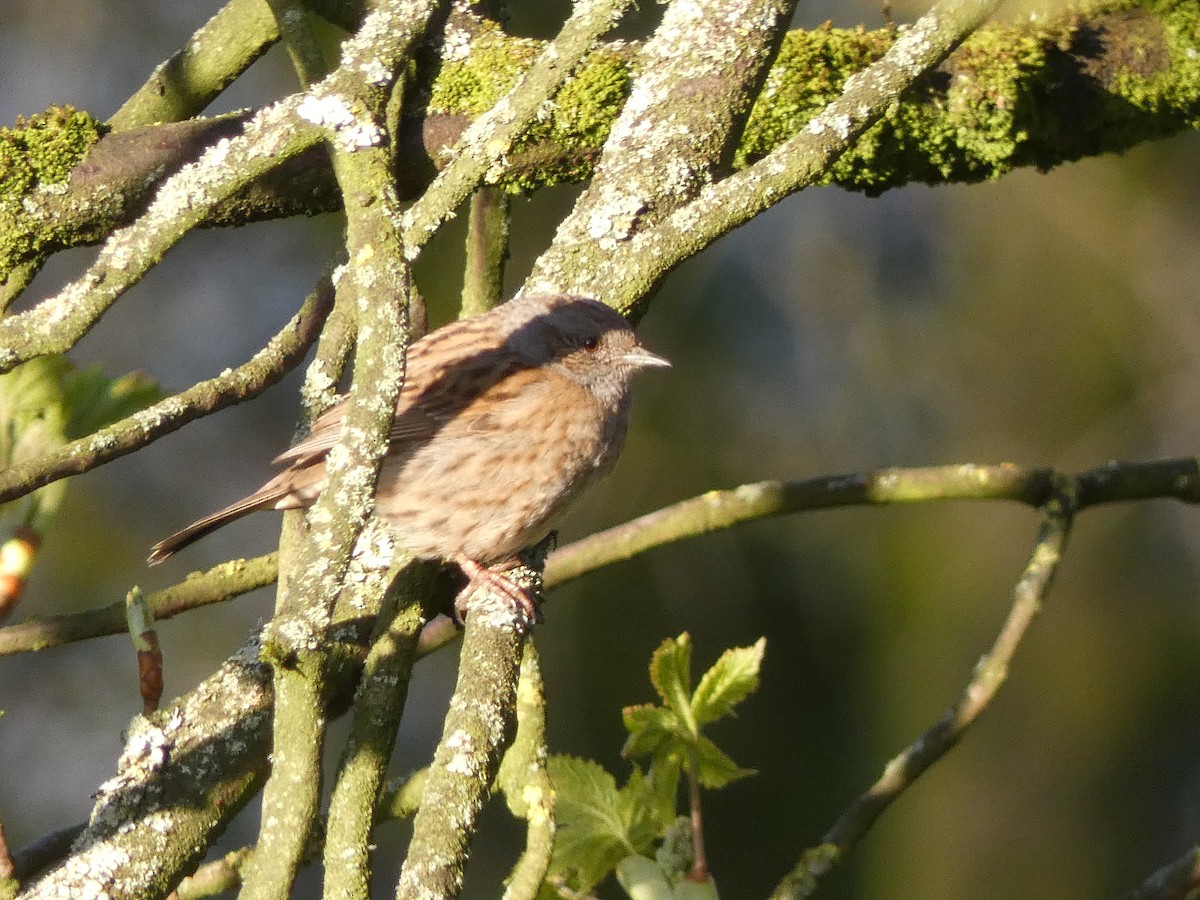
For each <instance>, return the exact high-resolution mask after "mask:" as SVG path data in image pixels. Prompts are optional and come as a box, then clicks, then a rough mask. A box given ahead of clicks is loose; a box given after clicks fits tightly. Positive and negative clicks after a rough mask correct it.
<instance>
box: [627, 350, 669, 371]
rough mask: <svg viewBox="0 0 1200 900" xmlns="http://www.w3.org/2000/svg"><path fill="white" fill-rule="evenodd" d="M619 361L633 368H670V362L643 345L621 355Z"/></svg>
mask: <svg viewBox="0 0 1200 900" xmlns="http://www.w3.org/2000/svg"><path fill="white" fill-rule="evenodd" d="M621 362H623V363H625V364H626V365H628V366H633V367H634V368H635V369H656V368H667V369H669V368H671V364H670V363H669V362H667V361H666V360H665V359H663V358H662V357H661V356H659V355H658V354H657V353H651V352H650V351H649V350H647V349H646V348H645V347H634V348H633V349H632V350H630V351H629V352H628V353H626V354H624V355H623V356H622V357H621Z"/></svg>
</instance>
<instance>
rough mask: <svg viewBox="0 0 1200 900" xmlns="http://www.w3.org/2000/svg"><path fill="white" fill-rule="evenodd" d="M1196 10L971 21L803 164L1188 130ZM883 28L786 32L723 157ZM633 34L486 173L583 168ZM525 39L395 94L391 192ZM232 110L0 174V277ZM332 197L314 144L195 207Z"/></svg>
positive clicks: (851, 172) (967, 167)
mask: <svg viewBox="0 0 1200 900" xmlns="http://www.w3.org/2000/svg"><path fill="white" fill-rule="evenodd" d="M1198 15H1200V14H1198V13H1197V10H1196V7H1195V4H1194V3H1191V2H1189V0H1153V2H1152V0H1146V2H1143V3H1135V2H1130V0H1111V2H1103V3H1092V4H1088V5H1087V6H1085V7H1081V8H1080V9H1078V10H1074V9H1072V10H1066V11H1064V12H1062V13H1061V14H1060V15H1059V16H1058V17H1057V18H1050V19H1041V20H1039V21H1037V22H1030V21H1023V22H1019V23H1014V24H1005V25H991V26H988V27H987V28H984V29H981V30H980V31H979V32H978V33H977V34H976V35H975V36H974V37H972V38H971V39H969V40H968V41H967V42H966V43H965V44H964V45H963V47H962V48H960V49H959V51H958V52H956V53H955V54H953V55H951V56H950V58H949V59H947V60H946V61H945V62H944V63H943V64H942V65H941V66H940V67H938V68H937V69H936V70H935V71H933V72H931V73H929V74H928V75H926V76H924V77H922V78H921V79H918V81H917V82H916V84H914V85H913V87H912V89H911V90H910V91H909V92H908V93H907V94H906V95H905V97H904V98H903V102H901V103H899V104H896V105H895V106H893V107H892V108H890V109H889V110H888V111H887V113H886V114H885V116H884V118H883V119H882V120H881V121H879V122H878V123H877V124H875V125H874V126H873V127H872V128H870V129H868V130H867V131H866V132H865V133H864V134H863V135H862V136H861V137H860V138H859V140H858V141H857V143H856V144H855V146H854V147H853V148H852V149H851V150H850V151H849V152H847V153H845V154H843V155H842V156H841V157H840V158H839V159H838V160H837V161H836V162H835V163H833V164H832V166H830V167H829V168H828V169H827V171H825V172H823V173H821V174H820V175H819V176H818V177H817V179H816V181H817V182H818V183H832V184H837V185H839V186H841V187H844V188H846V189H848V190H857V191H865V192H869V193H880V192H882V191H885V190H888V189H890V188H893V187H899V186H901V185H903V184H907V183H909V182H911V181H922V182H926V183H931V184H944V183H950V182H962V181H966V182H975V181H982V180H989V179H996V178H1000V177H1002V176H1003V175H1005V174H1007V173H1008V172H1010V171H1013V170H1014V169H1017V168H1022V167H1030V166H1033V167H1036V168H1039V169H1049V168H1052V167H1054V166H1056V165H1060V164H1062V163H1064V162H1070V161H1073V160H1076V159H1080V158H1083V157H1086V156H1095V155H1100V154H1103V153H1111V152H1119V151H1122V150H1126V149H1129V148H1130V147H1133V146H1136V145H1137V144H1139V143H1144V142H1146V141H1150V140H1156V139H1159V138H1162V137H1165V136H1167V135H1171V134H1175V133H1178V132H1180V131H1184V130H1191V129H1194V128H1196V127H1197V124H1198V123H1200V55H1198V54H1197V50H1198V49H1200V47H1198V46H1197V45H1198V43H1200V41H1198V39H1197V37H1196V34H1197V18H1198ZM895 37H896V32H895V31H894V30H893V29H890V28H883V29H876V30H873V31H865V30H861V29H835V28H818V29H814V30H811V31H792V32H790V33H788V34H787V35H786V37H785V38H784V40H783V43H782V46H781V49H780V53H779V57H778V59H777V60H776V62H775V64H774V66H773V68H772V70H771V74H770V76H769V78H768V80H767V82H766V89H765V90H764V91H763V92H762V94H761V95H760V96H759V97H758V99H757V100H756V102H755V106H754V111H753V114H752V116H751V119H750V122H749V124H748V126H747V127H746V129H745V131H744V134H743V136H742V139H741V141H740V144H739V147H738V149H737V152H736V154H735V158H734V165H735V168H737V169H741V168H744V167H745V166H746V165H747V164H749V163H751V162H753V161H754V160H757V159H760V158H761V157H762V156H764V155H765V154H767V153H769V152H771V151H772V150H774V149H775V148H777V147H778V146H780V144H782V143H783V142H784V141H786V140H788V139H790V138H791V137H793V136H794V135H796V134H797V133H798V132H799V131H800V130H801V129H802V128H804V127H805V126H806V125H807V123H808V121H809V120H810V119H811V118H812V116H813V115H814V114H815V113H816V112H817V111H819V110H820V109H821V108H822V107H823V106H824V105H825V104H826V103H828V102H829V101H830V100H832V99H833V98H835V97H836V96H837V95H838V93H839V92H840V90H841V88H842V86H843V85H844V84H845V83H846V81H847V79H848V78H849V77H850V76H851V75H853V74H855V73H856V72H860V71H862V69H863V68H864V67H865V66H866V65H868V64H870V63H872V62H874V61H876V60H878V59H879V58H880V57H881V56H882V54H883V53H884V52H885V51H886V50H887V49H888V47H889V46H890V45H891V43H892V42H893V41H894V39H895ZM638 49H639V48H638V47H637V46H636V45H623V46H620V47H611V46H602V47H600V48H598V49H597V50H596V51H595V52H594V53H592V54H591V56H590V57H588V59H587V60H585V61H584V63H583V64H582V66H581V67H580V69H579V70H578V71H577V72H576V74H575V76H574V77H573V78H572V79H571V80H569V81H568V82H567V84H566V85H565V86H564V88H563V89H562V90H561V91H560V92H559V94H558V96H557V97H556V98H555V102H554V109H553V113H552V115H551V117H550V119H549V120H548V121H547V122H545V123H541V124H540V125H539V126H538V127H537V128H535V129H534V130H533V131H532V132H531V133H530V134H529V135H527V136H526V138H524V139H522V140H521V141H520V142H519V143H518V145H517V146H516V147H515V148H514V150H513V152H512V153H511V154H510V155H509V158H508V161H507V168H506V173H507V174H506V175H505V177H504V178H503V179H502V180H501V182H500V183H501V184H502V185H504V186H506V187H508V188H510V189H520V190H530V189H533V188H536V187H539V186H542V185H548V184H556V183H561V182H564V181H570V182H575V181H580V180H583V179H585V178H587V177H589V176H590V175H591V173H592V165H593V163H594V161H595V158H596V156H597V154H598V152H599V150H600V147H601V146H602V145H603V142H604V140H605V139H606V138H607V136H608V134H609V131H610V130H611V128H612V125H613V122H614V121H615V119H616V116H617V115H618V113H619V111H620V109H621V107H622V104H623V103H624V100H625V97H626V96H627V94H628V91H629V89H630V88H629V84H630V66H631V64H632V62H633V60H634V59H636V56H637V52H638ZM536 54H537V47H536V46H532V47H531V45H530V42H529V41H528V40H527V39H523V38H510V37H507V36H504V35H503V34H501V33H499V32H497V33H496V34H494V35H493V36H492V38H491V39H490V40H489V41H488V42H486V46H485V47H483V48H481V49H480V50H479V51H478V52H477V54H476V55H474V56H471V57H468V58H466V59H464V60H456V61H454V62H453V63H452V64H447V65H445V66H443V67H442V71H441V74H440V76H439V79H438V81H437V82H436V83H435V84H434V85H433V87H432V96H433V98H434V102H433V105H431V106H430V107H429V108H428V109H426V110H424V111H417V110H409V111H408V114H407V115H406V116H405V117H404V119H403V124H404V128H403V130H402V133H401V135H400V139H399V142H398V144H399V146H398V154H399V163H398V166H397V171H398V172H399V173H400V191H401V194H402V196H406V197H412V196H416V195H418V194H419V193H420V191H421V190H422V188H423V187H424V186H425V185H427V184H428V183H429V180H430V179H431V178H432V177H433V175H434V174H435V172H436V165H437V164H440V162H441V161H442V160H443V159H444V153H445V151H446V150H447V149H448V148H450V147H452V146H453V145H454V144H455V143H456V142H457V141H458V139H459V138H460V137H461V135H462V134H463V132H464V130H465V129H466V128H467V127H468V125H469V124H470V121H471V118H472V117H474V116H477V115H479V113H480V111H481V110H485V109H488V108H490V107H491V106H492V105H493V104H494V103H495V102H496V101H497V100H498V99H499V98H500V97H501V96H502V95H503V94H504V92H505V91H507V90H508V89H509V88H510V87H511V85H512V83H513V81H514V80H515V79H516V78H517V77H518V76H519V74H520V73H521V72H522V71H523V70H524V68H525V67H526V66H528V65H529V62H530V60H531V59H532V58H533V57H534V56H536ZM243 121H244V117H242V118H238V117H223V118H221V119H217V120H194V121H189V122H182V123H172V124H164V125H159V126H155V127H148V128H141V129H134V130H131V131H123V132H119V133H113V134H109V135H105V136H103V137H101V139H100V140H99V141H98V142H95V143H94V147H93V148H92V149H91V150H90V152H89V150H88V148H89V147H91V146H92V143H91V141H88V142H84V143H82V144H80V145H79V146H78V150H77V155H76V156H75V157H74V159H73V160H72V164H74V163H77V162H80V161H81V160H82V162H81V164H80V165H79V166H78V168H77V169H76V170H75V172H74V173H73V174H72V176H71V179H70V181H69V182H65V183H62V182H58V183H54V184H51V185H47V186H44V187H42V188H39V189H37V190H35V191H34V192H33V193H29V192H28V188H25V189H22V188H21V187H20V186H19V185H10V187H9V188H8V189H6V187H5V185H4V184H0V198H2V197H3V196H6V195H7V196H11V197H13V198H15V199H19V200H20V201H21V202H4V201H3V199H0V281H3V279H4V278H5V276H6V273H8V272H10V271H11V270H12V268H13V267H15V266H17V265H20V264H21V263H22V262H26V261H28V260H30V259H38V258H41V257H42V256H44V255H45V254H46V253H48V252H53V251H55V250H58V249H61V248H64V247H70V246H77V245H80V244H90V243H95V242H96V241H98V240H101V239H103V238H104V237H105V236H106V235H107V234H108V233H109V232H111V231H112V230H113V229H115V228H118V227H121V226H124V225H128V224H129V223H130V222H131V221H132V220H133V218H134V217H135V216H136V215H137V214H138V213H139V211H140V210H141V209H142V208H143V207H144V205H145V203H146V202H147V200H148V199H149V197H151V196H152V194H153V191H154V190H155V189H156V188H157V186H158V184H159V178H160V177H161V175H160V173H163V172H166V173H170V172H173V171H175V170H176V169H177V168H178V167H179V166H180V165H182V164H183V163H185V162H187V161H188V160H190V159H193V158H194V157H195V156H196V155H198V154H199V153H200V152H201V150H202V149H203V147H205V146H207V145H208V144H210V143H212V142H213V141H216V140H219V139H220V138H221V137H228V136H229V135H230V134H236V133H237V132H238V131H239V130H240V128H241V125H242V123H243ZM92 127H93V129H94V127H95V124H94V123H93V126H92ZM92 140H93V141H94V137H93V139H92ZM5 152H6V151H4V150H0V155H3V154H4V153H5ZM21 153H22V154H24V151H21ZM85 157H86V158H85ZM22 158H24V157H22ZM339 202H340V201H339V198H338V195H337V191H336V189H335V185H334V179H333V175H332V171H331V169H330V164H329V159H328V155H327V154H326V153H325V152H324V151H323V150H321V149H315V150H313V151H311V152H309V153H305V154H297V155H295V156H293V157H292V158H291V159H289V160H288V161H287V162H286V163H285V164H284V168H282V169H280V170H278V171H276V172H273V173H270V174H268V175H267V176H266V177H265V178H263V179H258V180H257V181H255V182H254V184H253V185H248V186H246V187H245V188H244V189H242V190H239V191H237V192H235V193H234V194H233V195H232V196H230V197H228V198H226V199H224V200H221V201H220V202H218V203H216V204H214V205H213V207H212V208H211V209H210V210H207V211H205V214H204V215H203V216H202V218H201V222H200V224H204V225H234V224H243V223H245V222H250V221H259V220H262V219H268V218H278V217H281V216H292V215H298V214H305V213H308V214H312V213H315V212H324V211H329V210H332V209H335V208H337V207H338V205H339ZM0 293H2V292H0Z"/></svg>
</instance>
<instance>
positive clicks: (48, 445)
mask: <svg viewBox="0 0 1200 900" xmlns="http://www.w3.org/2000/svg"><path fill="white" fill-rule="evenodd" d="M161 396H162V392H161V391H160V390H159V388H158V385H157V384H155V383H154V382H153V381H151V380H149V379H148V378H146V376H144V375H142V374H141V373H140V372H131V373H129V374H127V375H122V376H120V377H117V378H109V377H108V376H106V375H105V374H104V371H103V368H102V367H101V366H100V365H99V364H97V365H92V366H87V367H86V368H83V369H77V368H76V367H75V366H74V365H73V364H72V363H71V362H70V361H69V360H68V359H67V358H66V357H65V356H43V357H38V358H37V359H33V360H30V361H29V362H27V363H25V364H23V365H20V366H17V367H16V368H15V369H13V370H12V371H11V372H7V373H5V374H3V375H0V466H10V465H13V464H14V463H20V462H27V461H29V460H32V459H37V457H39V456H41V455H42V454H44V453H46V452H48V451H50V450H52V449H54V448H56V447H61V446H62V445H64V444H66V443H67V442H68V441H72V440H75V439H76V438H80V437H84V436H85V435H88V434H91V433H92V432H94V431H96V430H97V429H99V428H102V427H104V426H105V425H108V424H110V423H112V422H115V421H116V420H118V419H121V418H124V417H125V416H128V415H132V414H133V413H135V412H137V411H138V410H140V409H143V408H145V407H146V406H149V405H150V404H151V403H153V402H154V401H155V400H158V399H159V398H160V397H161ZM66 487H67V480H66V479H62V480H59V481H56V482H54V483H52V484H48V485H46V486H45V487H43V488H41V489H39V490H37V491H35V492H33V493H32V494H30V495H28V496H26V497H23V498H22V499H21V500H19V501H16V502H14V503H12V504H8V506H9V507H10V508H9V509H6V510H5V511H4V512H5V513H6V514H8V515H15V516H16V517H18V518H19V519H20V520H21V524H23V525H27V526H29V527H31V528H33V529H34V530H35V531H37V532H39V533H40V532H42V531H44V530H45V527H46V525H47V524H48V523H49V520H50V519H51V518H52V517H53V516H54V514H55V513H56V512H57V511H58V508H59V506H60V505H61V503H62V499H63V496H64V494H65V491H66Z"/></svg>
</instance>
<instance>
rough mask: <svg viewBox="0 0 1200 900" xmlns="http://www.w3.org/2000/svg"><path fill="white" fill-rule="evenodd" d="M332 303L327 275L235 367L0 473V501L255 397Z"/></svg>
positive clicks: (287, 367)
mask: <svg viewBox="0 0 1200 900" xmlns="http://www.w3.org/2000/svg"><path fill="white" fill-rule="evenodd" d="M332 300H333V290H332V287H331V285H330V283H329V279H328V277H326V278H323V279H322V280H321V282H320V283H319V284H318V285H317V286H316V288H314V289H313V291H312V293H310V294H309V295H308V297H307V298H305V301H304V304H303V305H302V306H301V307H300V310H299V311H298V312H297V313H296V315H294V316H293V317H292V318H291V320H290V321H289V322H288V323H287V324H286V325H285V326H284V327H283V328H282V330H280V331H279V333H278V334H276V335H275V336H274V337H272V338H271V339H270V340H269V341H268V342H267V344H266V346H265V347H263V348H262V349H261V350H259V351H258V352H257V353H255V354H254V356H252V357H251V358H250V359H249V360H248V361H247V362H245V363H243V364H242V365H240V366H238V367H237V368H234V369H230V370H228V371H226V372H223V373H222V374H220V375H218V376H217V377H216V378H210V379H208V380H206V381H201V382H199V383H197V384H194V385H192V386H191V387H190V388H188V389H187V390H185V391H181V392H180V393H178V394H175V395H174V396H171V397H168V398H166V399H165V400H161V401H159V402H158V403H155V404H152V405H151V406H148V407H146V409H143V410H141V411H140V412H137V413H134V414H133V415H132V416H128V417H126V418H124V419H121V420H120V421H119V422H114V423H113V424H111V425H108V426H105V427H104V428H101V429H100V430H99V431H96V432H93V433H92V434H89V435H87V436H86V437H82V438H79V439H78V440H74V441H71V442H70V443H68V444H65V445H63V446H62V447H58V448H56V449H54V450H51V451H49V452H48V453H44V454H42V455H41V456H39V457H37V458H35V459H31V460H27V461H25V462H21V463H17V464H16V465H13V466H9V467H8V468H7V469H4V470H0V503H6V502H8V501H9V500H15V499H16V498H18V497H23V496H25V495H26V494H28V493H31V492H32V491H35V490H37V489H38V488H40V487H43V486H44V485H47V484H50V483H51V482H54V481H58V480H59V479H61V478H66V477H68V476H70V475H78V474H80V473H82V472H87V471H90V470H91V469H94V468H96V467H97V466H101V465H103V464H105V463H108V462H112V461H113V460H114V459H119V458H120V457H122V456H125V455H126V454H129V453H132V452H133V451H135V450H139V449H141V448H142V447H145V446H146V445H147V444H150V443H153V442H154V441H156V440H158V439H159V438H161V437H164V436H165V435H168V434H171V433H172V432H175V431H178V430H179V429H180V428H182V427H183V426H184V425H186V424H188V423H189V422H194V421H195V420H196V419H199V418H202V417H203V416H206V415H208V414H209V413H213V412H217V411H218V410H222V409H225V408H226V407H228V406H233V405H235V404H237V403H241V402H243V401H245V400H251V399H253V398H254V397H257V396H258V395H259V394H261V393H262V392H263V391H265V390H266V389H267V388H269V387H271V385H273V384H275V383H276V382H278V381H279V380H280V379H281V378H283V376H284V375H286V374H287V373H288V372H290V371H291V370H292V369H293V368H295V367H296V366H297V365H298V364H299V363H300V361H301V360H302V359H303V358H304V354H305V353H307V352H308V348H309V347H310V346H312V343H313V341H314V340H316V338H317V335H318V334H319V333H320V331H321V325H322V323H323V322H324V321H325V317H326V315H327V314H328V312H329V308H330V306H331V304H332Z"/></svg>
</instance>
